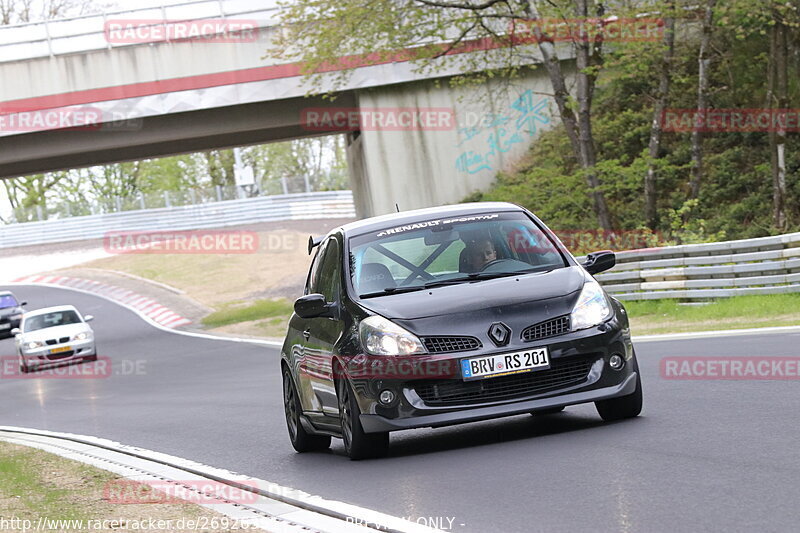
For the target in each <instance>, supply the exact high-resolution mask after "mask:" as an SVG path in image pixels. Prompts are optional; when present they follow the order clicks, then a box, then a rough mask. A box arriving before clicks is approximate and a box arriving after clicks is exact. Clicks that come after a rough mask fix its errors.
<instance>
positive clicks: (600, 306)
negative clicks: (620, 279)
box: [570, 281, 611, 330]
mask: <svg viewBox="0 0 800 533" xmlns="http://www.w3.org/2000/svg"><path fill="white" fill-rule="evenodd" d="M609 315H611V306H609V305H608V300H607V299H606V296H605V294H603V289H601V288H600V284H599V283H597V282H596V281H587V282H586V283H585V284H584V285H583V290H582V291H581V295H580V296H579V297H578V303H576V304H575V308H574V309H573V310H572V315H571V316H570V320H571V322H572V329H573V330H578V329H586V328H590V327H592V326H596V325H597V324H599V323H601V322H603V321H604V320H605V319H607V318H608V317H609Z"/></svg>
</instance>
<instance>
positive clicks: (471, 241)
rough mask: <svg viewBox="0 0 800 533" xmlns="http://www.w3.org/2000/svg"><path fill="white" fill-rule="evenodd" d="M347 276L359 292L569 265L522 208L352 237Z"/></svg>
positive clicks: (389, 290) (384, 291)
mask: <svg viewBox="0 0 800 533" xmlns="http://www.w3.org/2000/svg"><path fill="white" fill-rule="evenodd" d="M349 243H350V277H351V279H352V282H353V287H354V288H355V292H356V294H358V295H359V296H360V297H368V296H378V295H380V294H387V293H392V292H401V291H406V290H419V289H423V288H427V287H433V286H437V285H449V284H457V283H468V282H473V281H477V280H481V279H488V278H494V277H502V276H505V275H513V274H519V273H528V272H544V271H548V270H553V269H555V268H562V267H565V266H567V264H566V263H565V260H564V258H563V256H562V255H561V254H560V253H559V251H558V249H557V248H556V245H555V244H554V243H553V242H552V241H551V240H550V239H549V238H548V237H547V235H546V234H545V233H544V232H543V231H542V230H541V229H539V228H538V227H537V226H536V224H534V222H533V221H532V220H531V219H530V218H529V217H528V216H526V215H525V213H522V212H518V213H514V212H511V213H488V214H481V215H468V216H460V217H454V218H439V219H431V220H427V221H422V222H419V223H415V224H408V225H403V226H395V227H389V228H386V229H383V230H378V231H374V232H371V233H368V234H364V235H358V236H355V237H352V238H351V239H350V240H349Z"/></svg>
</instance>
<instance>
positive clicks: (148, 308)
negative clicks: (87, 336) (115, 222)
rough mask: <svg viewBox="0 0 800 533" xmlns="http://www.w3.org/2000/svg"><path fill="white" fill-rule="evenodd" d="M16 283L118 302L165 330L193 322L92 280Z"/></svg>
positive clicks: (33, 278)
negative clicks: (100, 297) (85, 294)
mask: <svg viewBox="0 0 800 533" xmlns="http://www.w3.org/2000/svg"><path fill="white" fill-rule="evenodd" d="M14 283H37V284H44V285H57V286H61V287H68V288H70V289H78V290H81V291H85V292H89V293H94V294H97V295H100V296H104V297H105V298H107V299H109V300H112V301H114V302H117V303H119V304H121V305H124V306H125V307H129V308H131V309H133V310H134V311H136V312H137V313H139V314H141V315H143V316H146V317H147V318H148V319H150V320H152V321H153V322H155V323H156V324H158V325H160V326H163V327H165V328H169V329H173V328H178V327H180V326H185V325H186V324H190V323H191V322H192V321H191V320H189V319H188V318H186V317H183V316H181V315H179V314H177V313H175V312H173V311H171V310H170V309H168V308H167V307H164V306H163V305H161V304H160V303H158V302H157V301H155V300H153V299H151V298H148V297H147V296H142V295H141V294H138V293H135V292H133V291H130V290H128V289H123V288H121V287H115V286H114V285H108V284H106V283H100V282H99V281H94V280H90V279H82V278H70V277H67V276H41V275H37V276H25V277H22V278H18V279H15V280H14Z"/></svg>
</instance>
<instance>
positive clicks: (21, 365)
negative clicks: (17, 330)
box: [17, 351, 31, 374]
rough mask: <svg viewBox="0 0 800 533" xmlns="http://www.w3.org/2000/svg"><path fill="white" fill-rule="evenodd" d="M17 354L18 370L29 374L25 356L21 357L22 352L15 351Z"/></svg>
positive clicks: (29, 368) (29, 369)
mask: <svg viewBox="0 0 800 533" xmlns="http://www.w3.org/2000/svg"><path fill="white" fill-rule="evenodd" d="M17 355H18V356H19V371H20V372H21V373H23V374H29V373H30V371H31V367H29V366H28V365H26V364H25V358H24V357H22V352H21V351H17Z"/></svg>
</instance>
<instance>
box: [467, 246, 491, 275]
mask: <svg viewBox="0 0 800 533" xmlns="http://www.w3.org/2000/svg"><path fill="white" fill-rule="evenodd" d="M469 258H470V263H471V264H472V268H473V270H475V271H478V270H480V269H482V268H483V267H484V266H485V265H486V264H487V263H490V262H491V261H494V260H495V259H497V250H496V249H495V247H494V243H492V241H490V240H489V239H481V240H478V241H474V242H472V243H470V251H469Z"/></svg>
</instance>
